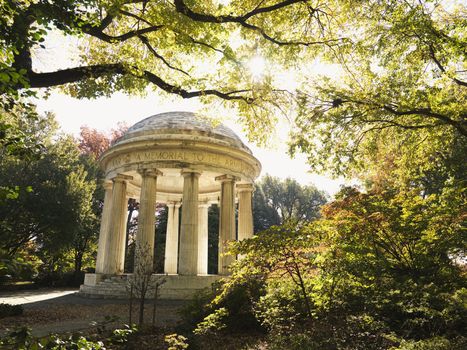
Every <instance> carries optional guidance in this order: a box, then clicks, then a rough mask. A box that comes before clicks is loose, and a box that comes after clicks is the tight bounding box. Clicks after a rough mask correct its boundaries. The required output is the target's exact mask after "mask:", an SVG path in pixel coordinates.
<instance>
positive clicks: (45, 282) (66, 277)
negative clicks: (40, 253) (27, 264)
mask: <svg viewBox="0 0 467 350" xmlns="http://www.w3.org/2000/svg"><path fill="white" fill-rule="evenodd" d="M34 282H35V283H36V284H37V285H39V286H44V287H79V286H80V285H81V284H83V282H84V272H82V271H80V272H78V273H74V272H72V271H70V272H57V271H55V272H40V273H39V275H38V276H37V278H36V279H35V280H34Z"/></svg>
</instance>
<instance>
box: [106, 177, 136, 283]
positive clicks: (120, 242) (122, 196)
mask: <svg viewBox="0 0 467 350" xmlns="http://www.w3.org/2000/svg"><path fill="white" fill-rule="evenodd" d="M132 179H133V177H131V176H127V175H122V174H119V175H117V176H116V177H115V178H113V179H112V181H113V187H112V202H111V203H112V205H111V208H112V212H111V214H110V219H109V231H108V236H107V240H106V244H105V254H104V255H105V257H106V258H105V260H104V268H103V273H105V274H118V273H122V272H123V268H122V265H123V264H122V261H121V260H122V250H123V251H124V248H125V247H124V245H125V244H124V242H125V232H124V231H125V224H124V223H125V222H126V220H123V219H122V215H123V216H125V214H124V213H126V211H127V209H128V208H127V197H126V181H128V180H132ZM125 219H126V218H125ZM122 236H123V237H122Z"/></svg>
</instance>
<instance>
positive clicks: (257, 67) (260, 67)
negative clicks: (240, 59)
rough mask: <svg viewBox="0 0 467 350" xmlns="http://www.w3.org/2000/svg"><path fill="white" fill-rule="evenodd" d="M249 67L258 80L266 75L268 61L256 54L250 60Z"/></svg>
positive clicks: (254, 77)
mask: <svg viewBox="0 0 467 350" xmlns="http://www.w3.org/2000/svg"><path fill="white" fill-rule="evenodd" d="M247 67H248V70H249V71H250V73H251V76H252V77H253V79H255V80H257V79H260V78H261V77H262V76H263V75H264V71H265V69H266V61H265V60H264V58H263V57H261V56H254V57H253V58H251V59H250V60H249V61H248V63H247Z"/></svg>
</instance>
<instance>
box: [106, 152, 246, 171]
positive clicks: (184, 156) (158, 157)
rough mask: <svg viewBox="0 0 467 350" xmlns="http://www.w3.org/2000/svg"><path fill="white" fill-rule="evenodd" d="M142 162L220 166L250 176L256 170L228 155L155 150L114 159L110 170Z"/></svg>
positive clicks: (128, 154)
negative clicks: (178, 162)
mask: <svg viewBox="0 0 467 350" xmlns="http://www.w3.org/2000/svg"><path fill="white" fill-rule="evenodd" d="M142 161H185V162H193V163H202V164H206V165H212V166H220V167H224V168H227V169H231V170H233V171H235V172H239V173H243V174H246V175H248V176H254V175H255V169H254V167H253V166H252V165H250V164H248V163H247V162H244V161H241V160H238V159H235V158H233V157H231V156H228V155H221V154H215V153H210V152H202V151H177V150H174V151H172V150H157V151H156V150H154V151H140V152H134V153H127V154H123V155H120V156H117V157H115V158H113V159H112V160H111V161H110V163H109V168H117V167H120V166H122V165H125V164H131V163H137V162H142Z"/></svg>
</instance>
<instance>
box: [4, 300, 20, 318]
mask: <svg viewBox="0 0 467 350" xmlns="http://www.w3.org/2000/svg"><path fill="white" fill-rule="evenodd" d="M22 313H23V306H22V305H11V304H6V303H0V318H2V317H9V316H17V315H21V314H22Z"/></svg>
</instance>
